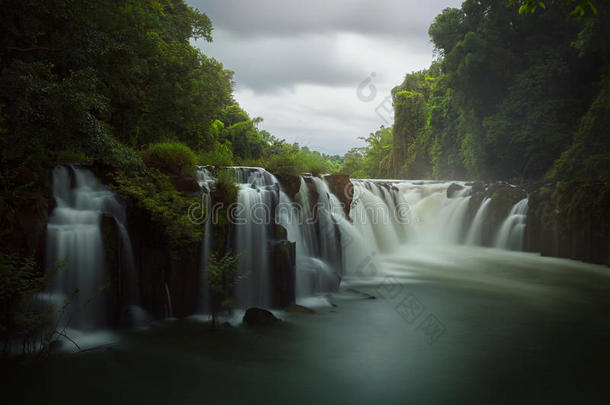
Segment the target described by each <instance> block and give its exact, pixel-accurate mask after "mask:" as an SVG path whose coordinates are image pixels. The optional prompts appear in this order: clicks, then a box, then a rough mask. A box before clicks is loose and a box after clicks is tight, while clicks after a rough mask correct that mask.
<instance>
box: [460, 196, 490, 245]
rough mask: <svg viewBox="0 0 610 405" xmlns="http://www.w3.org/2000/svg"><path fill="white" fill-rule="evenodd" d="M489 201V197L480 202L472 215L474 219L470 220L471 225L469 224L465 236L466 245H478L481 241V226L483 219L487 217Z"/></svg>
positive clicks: (483, 222) (482, 225) (483, 223)
mask: <svg viewBox="0 0 610 405" xmlns="http://www.w3.org/2000/svg"><path fill="white" fill-rule="evenodd" d="M490 203H491V198H486V199H485V200H483V202H482V203H481V206H480V207H479V210H478V211H477V213H476V215H475V216H474V220H473V221H472V225H471V226H470V230H469V231H468V236H467V237H466V244H468V245H480V244H481V243H482V241H483V227H484V225H485V220H486V219H487V212H488V211H489V204H490Z"/></svg>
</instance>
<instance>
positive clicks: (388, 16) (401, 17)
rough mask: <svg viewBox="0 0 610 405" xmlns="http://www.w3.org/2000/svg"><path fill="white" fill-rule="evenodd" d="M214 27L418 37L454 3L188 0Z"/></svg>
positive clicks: (260, 32) (249, 32) (250, 32)
mask: <svg viewBox="0 0 610 405" xmlns="http://www.w3.org/2000/svg"><path fill="white" fill-rule="evenodd" d="M189 3H190V4H191V5H192V6H194V7H196V8H198V9H199V10H200V11H202V12H204V13H206V14H208V16H210V17H211V18H212V20H213V21H214V24H215V26H217V27H219V28H222V29H225V30H229V31H231V32H234V33H236V34H239V35H243V36H247V37H250V38H251V37H253V36H298V35H301V34H310V33H316V34H325V33H328V32H336V31H343V32H357V33H361V34H365V35H370V34H373V35H400V36H421V34H424V35H425V34H426V32H427V30H428V26H429V25H430V23H431V21H432V19H433V18H434V17H435V16H436V15H437V14H438V13H439V12H440V11H441V10H442V9H443V8H444V7H446V6H448V5H456V4H459V3H460V2H459V1H441V0H428V1H421V0H419V1H405V0H402V1H400V0H377V1H369V0H332V1H329V0H307V1H301V0H293V1H289V0H265V1H252V0H222V1H218V0H191V1H189Z"/></svg>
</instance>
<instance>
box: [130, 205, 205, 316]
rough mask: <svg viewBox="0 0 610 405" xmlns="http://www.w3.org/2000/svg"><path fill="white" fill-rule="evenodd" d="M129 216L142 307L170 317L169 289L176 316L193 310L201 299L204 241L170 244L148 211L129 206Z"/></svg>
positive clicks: (154, 314) (155, 314)
mask: <svg viewBox="0 0 610 405" xmlns="http://www.w3.org/2000/svg"><path fill="white" fill-rule="evenodd" d="M127 218H128V229H129V234H130V237H131V241H132V246H133V251H134V257H135V261H136V268H137V274H138V279H139V287H140V295H141V303H142V306H143V308H144V309H145V310H146V311H147V312H149V313H150V314H151V315H153V316H154V317H155V318H163V317H165V316H167V313H166V312H167V308H166V302H167V291H169V296H170V299H171V304H172V309H173V314H174V316H177V317H181V316H186V315H190V314H192V313H194V312H195V311H196V309H197V302H198V301H197V298H198V285H199V284H198V282H199V269H200V256H201V243H189V244H185V245H183V246H180V247H170V244H169V243H168V242H167V240H166V237H165V235H164V233H163V231H162V229H161V228H160V227H159V226H158V225H157V224H155V223H154V222H153V221H152V220H151V219H150V217H149V216H148V215H147V213H146V212H144V211H143V210H140V209H138V208H135V207H129V208H128V210H127ZM166 285H167V291H166V288H165V286H166Z"/></svg>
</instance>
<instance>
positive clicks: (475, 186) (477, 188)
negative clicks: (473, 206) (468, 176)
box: [466, 181, 485, 195]
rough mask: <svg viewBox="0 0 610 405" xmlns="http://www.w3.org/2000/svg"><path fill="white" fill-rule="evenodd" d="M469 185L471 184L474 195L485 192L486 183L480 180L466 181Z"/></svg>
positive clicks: (471, 192)
mask: <svg viewBox="0 0 610 405" xmlns="http://www.w3.org/2000/svg"><path fill="white" fill-rule="evenodd" d="M466 185H467V186H470V194H471V195H474V194H476V193H484V192H485V185H484V184H483V183H482V182H480V181H475V182H473V183H466Z"/></svg>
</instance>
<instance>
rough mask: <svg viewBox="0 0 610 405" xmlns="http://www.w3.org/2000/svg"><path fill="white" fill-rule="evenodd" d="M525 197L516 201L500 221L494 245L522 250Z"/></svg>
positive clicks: (525, 208) (525, 212)
mask: <svg viewBox="0 0 610 405" xmlns="http://www.w3.org/2000/svg"><path fill="white" fill-rule="evenodd" d="M527 202H528V200H527V198H524V199H523V200H521V201H519V202H518V203H516V204H515V205H514V206H513V207H512V208H511V210H510V213H509V214H508V217H507V218H506V219H505V220H504V222H503V223H502V226H501V227H500V230H499V231H498V234H497V236H496V240H495V243H494V246H495V247H497V248H500V249H510V250H523V235H524V232H525V220H526V217H527Z"/></svg>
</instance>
